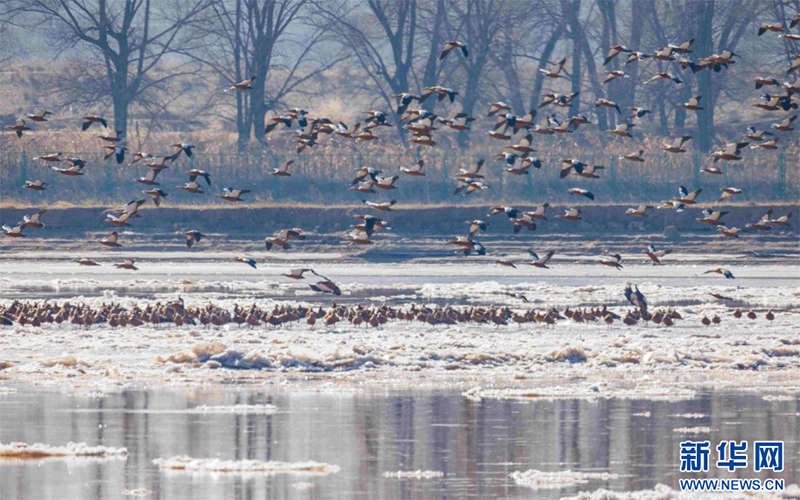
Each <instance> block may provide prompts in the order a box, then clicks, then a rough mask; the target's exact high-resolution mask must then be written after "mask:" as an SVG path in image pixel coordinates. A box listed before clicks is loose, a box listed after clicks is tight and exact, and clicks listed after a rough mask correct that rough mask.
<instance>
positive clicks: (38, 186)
mask: <svg viewBox="0 0 800 500" xmlns="http://www.w3.org/2000/svg"><path fill="white" fill-rule="evenodd" d="M47 185H48V184H47V183H46V182H42V181H25V185H24V186H22V187H23V188H25V189H32V190H34V191H45V190H47V188H46V187H45V186H47Z"/></svg>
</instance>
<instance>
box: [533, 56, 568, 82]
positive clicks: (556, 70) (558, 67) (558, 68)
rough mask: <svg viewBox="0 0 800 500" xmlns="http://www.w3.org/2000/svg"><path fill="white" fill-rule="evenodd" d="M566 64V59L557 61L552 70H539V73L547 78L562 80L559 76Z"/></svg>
mask: <svg viewBox="0 0 800 500" xmlns="http://www.w3.org/2000/svg"><path fill="white" fill-rule="evenodd" d="M565 64H567V58H566V57H565V58H564V59H562V60H560V61H558V63H556V64H554V65H553V67H552V69H549V70H547V69H540V70H539V72H541V73H542V74H544V76H546V77H548V78H564V76H562V75H561V72H562V71H563V70H564V65H565Z"/></svg>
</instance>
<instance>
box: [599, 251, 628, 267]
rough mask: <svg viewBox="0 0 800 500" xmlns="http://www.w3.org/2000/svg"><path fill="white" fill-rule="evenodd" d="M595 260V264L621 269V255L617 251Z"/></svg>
mask: <svg viewBox="0 0 800 500" xmlns="http://www.w3.org/2000/svg"><path fill="white" fill-rule="evenodd" d="M595 262H596V263H597V264H602V265H604V266H609V267H613V268H616V269H617V270H620V269H622V256H621V255H620V254H618V253H616V254H614V255H603V256H600V258H598V259H597V260H596V261H595Z"/></svg>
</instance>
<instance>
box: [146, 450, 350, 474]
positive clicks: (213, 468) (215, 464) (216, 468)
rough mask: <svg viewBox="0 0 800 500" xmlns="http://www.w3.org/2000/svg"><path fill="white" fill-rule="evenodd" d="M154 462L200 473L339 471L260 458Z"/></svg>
mask: <svg viewBox="0 0 800 500" xmlns="http://www.w3.org/2000/svg"><path fill="white" fill-rule="evenodd" d="M153 463H154V464H156V465H158V467H159V468H160V469H161V470H164V471H187V472H199V473H204V472H206V473H234V474H236V473H240V474H248V473H262V474H278V473H304V474H331V473H336V472H339V466H338V465H329V464H324V463H319V462H277V461H270V462H262V461H260V460H220V459H218V458H191V457H187V456H185V455H184V456H177V457H171V458H157V459H155V460H153Z"/></svg>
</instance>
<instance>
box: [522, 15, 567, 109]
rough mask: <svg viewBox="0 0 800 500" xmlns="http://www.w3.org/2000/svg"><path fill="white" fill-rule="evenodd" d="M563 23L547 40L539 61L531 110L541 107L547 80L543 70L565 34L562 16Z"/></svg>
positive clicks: (563, 21) (562, 21)
mask: <svg viewBox="0 0 800 500" xmlns="http://www.w3.org/2000/svg"><path fill="white" fill-rule="evenodd" d="M561 19H562V20H561V22H560V23H559V25H558V27H556V29H554V30H553V33H552V34H551V35H550V38H548V39H547V43H546V44H545V45H544V49H542V55H541V57H540V59H539V67H538V68H536V79H535V80H534V83H533V92H531V100H530V103H531V105H530V106H529V108H530V109H536V107H537V106H538V105H539V99H540V98H541V96H542V85H543V84H544V79H545V78H546V77H545V76H544V75H543V74H542V72H541V71H539V70H541V69H545V67H546V66H547V64H549V60H550V56H552V55H553V50H555V48H556V43H557V42H558V40H559V38H561V34H562V33H563V32H564V23H565V19H566V18H565V17H563V16H562V18H561Z"/></svg>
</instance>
